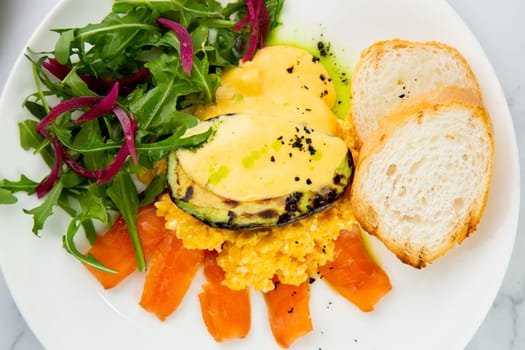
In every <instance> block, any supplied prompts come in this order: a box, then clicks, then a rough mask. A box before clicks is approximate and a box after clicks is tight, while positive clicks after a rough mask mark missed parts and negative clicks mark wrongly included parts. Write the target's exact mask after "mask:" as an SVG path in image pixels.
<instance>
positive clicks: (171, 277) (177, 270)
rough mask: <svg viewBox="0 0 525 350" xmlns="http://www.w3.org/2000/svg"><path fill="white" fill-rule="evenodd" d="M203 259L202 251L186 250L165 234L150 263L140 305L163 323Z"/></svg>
mask: <svg viewBox="0 0 525 350" xmlns="http://www.w3.org/2000/svg"><path fill="white" fill-rule="evenodd" d="M203 256H204V253H203V251H202V250H195V249H186V248H184V246H183V245H182V241H181V240H180V239H178V238H177V236H175V234H168V235H167V236H166V238H165V239H164V240H163V241H162V242H161V243H160V244H159V246H158V248H157V250H156V252H155V254H154V255H153V257H152V259H151V265H150V267H149V271H148V273H147V275H146V281H145V283H144V289H143V291H142V298H141V300H140V305H141V306H142V307H143V308H144V309H145V310H146V311H149V312H151V313H153V314H155V315H156V316H157V317H158V318H159V319H160V320H161V321H164V320H165V319H166V318H167V317H168V316H169V315H171V314H172V313H173V312H174V311H175V310H176V309H177V307H178V306H179V304H180V303H181V301H182V299H183V298H184V295H185V294H186V291H187V290H188V288H189V286H190V284H191V282H192V281H193V278H194V277H195V274H196V272H197V270H198V269H199V267H200V265H201V264H202V261H203Z"/></svg>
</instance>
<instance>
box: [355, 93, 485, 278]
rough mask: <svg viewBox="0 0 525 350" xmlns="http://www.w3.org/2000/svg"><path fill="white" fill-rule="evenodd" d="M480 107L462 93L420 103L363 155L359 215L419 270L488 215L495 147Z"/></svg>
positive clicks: (402, 112)
mask: <svg viewBox="0 0 525 350" xmlns="http://www.w3.org/2000/svg"><path fill="white" fill-rule="evenodd" d="M477 101H479V100H478V98H477V97H476V96H475V94H473V92H472V90H470V89H462V88H457V87H448V88H444V89H440V90H437V91H431V92H429V93H427V94H424V95H421V96H419V97H417V98H415V99H414V100H413V101H411V102H410V103H407V104H405V105H403V106H400V107H399V109H398V110H397V111H395V112H394V113H393V114H392V115H389V116H387V117H386V118H384V119H383V120H382V121H381V122H380V124H379V127H378V128H377V129H376V130H375V131H374V132H373V133H372V134H371V135H370V136H369V137H368V138H367V139H366V141H365V143H364V144H363V147H362V148H361V152H360V154H359V158H358V162H357V168H356V173H355V178H354V183H353V185H352V190H351V206H352V210H353V211H354V215H355V217H356V219H357V220H358V221H359V223H360V224H361V226H363V228H364V229H365V230H366V231H368V232H369V233H371V234H373V235H375V236H377V237H378V238H379V239H380V240H381V241H382V242H383V243H384V244H385V245H386V247H387V248H388V249H390V250H391V251H392V252H393V253H395V254H396V255H397V257H398V258H399V259H401V260H402V261H403V262H405V263H407V264H410V265H412V266H414V267H417V268H421V267H424V266H425V265H427V264H428V263H430V262H432V261H434V260H435V259H436V258H438V257H440V256H442V255H443V254H445V252H447V251H448V250H449V249H450V248H452V247H453V246H454V245H455V243H459V242H461V241H463V239H465V237H467V236H468V235H469V233H471V232H472V231H474V230H475V229H476V225H477V224H478V223H479V221H480V218H481V215H482V213H483V211H484V208H485V203H486V201H487V197H488V191H489V185H490V182H491V177H492V164H493V158H494V141H493V133H492V127H491V123H490V120H489V116H488V114H487V112H486V110H485V109H484V108H483V107H482V106H481V105H480V104H479V103H477Z"/></svg>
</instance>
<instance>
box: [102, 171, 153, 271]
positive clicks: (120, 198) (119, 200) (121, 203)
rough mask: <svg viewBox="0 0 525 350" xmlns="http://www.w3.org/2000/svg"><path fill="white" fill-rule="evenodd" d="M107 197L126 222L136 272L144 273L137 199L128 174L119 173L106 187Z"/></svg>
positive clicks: (144, 262) (133, 185)
mask: <svg viewBox="0 0 525 350" xmlns="http://www.w3.org/2000/svg"><path fill="white" fill-rule="evenodd" d="M107 195H108V196H109V198H111V200H112V201H113V203H114V204H115V207H116V208H117V209H118V211H119V212H120V214H121V215H122V217H123V218H124V221H126V226H127V227H128V231H129V236H130V238H131V243H132V244H133V248H134V250H135V258H136V259H137V267H138V270H139V271H145V270H146V258H145V256H144V250H143V249H142V242H141V241H140V235H139V230H138V226H137V213H138V210H139V198H138V194H137V189H136V187H135V184H134V183H133V180H132V179H131V177H130V176H129V174H127V173H123V172H122V171H121V172H119V173H118V174H117V175H116V176H115V177H114V178H113V180H112V181H111V184H110V185H109V186H108V189H107Z"/></svg>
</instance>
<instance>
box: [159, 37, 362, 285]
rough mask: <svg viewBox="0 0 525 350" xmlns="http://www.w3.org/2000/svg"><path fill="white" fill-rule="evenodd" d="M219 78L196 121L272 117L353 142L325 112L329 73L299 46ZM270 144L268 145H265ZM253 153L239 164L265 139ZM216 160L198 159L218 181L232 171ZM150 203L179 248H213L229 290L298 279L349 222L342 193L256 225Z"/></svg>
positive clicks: (267, 51)
mask: <svg viewBox="0 0 525 350" xmlns="http://www.w3.org/2000/svg"><path fill="white" fill-rule="evenodd" d="M221 84H222V85H221V87H220V88H219V89H218V91H217V95H216V103H215V104H214V105H211V106H201V107H198V108H195V109H194V110H193V111H192V112H193V113H194V114H195V115H196V116H198V117H199V118H201V119H202V120H207V119H209V118H212V117H215V116H217V115H221V114H229V113H251V114H255V115H257V114H258V115H266V116H273V117H276V118H283V119H287V120H290V121H293V122H294V123H298V124H301V125H304V126H306V127H308V128H312V129H315V130H317V131H320V132H323V133H326V134H328V135H334V136H337V137H339V138H341V139H343V140H344V141H345V142H346V143H347V146H348V147H350V148H351V149H353V148H354V147H352V146H353V139H354V138H353V135H352V133H351V130H350V129H349V128H348V127H345V125H344V124H345V123H340V120H339V119H338V118H337V117H336V115H335V114H334V113H333V112H332V108H333V107H334V104H335V103H336V94H335V88H334V85H333V82H332V79H331V78H330V76H329V74H328V73H327V71H326V69H325V68H324V67H323V65H322V64H320V62H319V60H318V59H316V58H315V57H314V56H312V55H311V54H310V53H308V52H307V51H305V50H302V49H299V48H295V47H291V46H269V47H266V48H264V49H262V50H259V51H258V53H257V54H256V55H255V57H254V58H253V60H252V61H250V62H246V63H243V64H241V65H240V66H239V67H238V68H232V69H229V70H227V71H225V72H224V74H223V76H222V77H221ZM269 127H271V126H269ZM241 137H242V135H241ZM271 147H272V144H271V143H269V144H268V145H267V148H268V149H269V148H271ZM268 149H267V150H266V151H268ZM231 151H233V150H231ZM259 151H260V152H259V153H256V152H255V151H254V152H252V153H253V154H252V155H251V156H244V157H243V159H242V161H241V163H243V162H244V163H243V164H244V165H245V166H246V167H250V166H254V164H255V163H256V162H257V159H259V158H260V157H261V156H262V155H265V154H264V152H265V150H264V145H261V149H260V150H259ZM225 156H226V155H225ZM318 156H319V155H318ZM219 165H220V164H218V163H217V166H215V167H213V169H211V171H210V169H208V168H209V166H208V165H207V164H204V165H203V167H204V168H205V171H206V173H205V174H206V176H207V181H208V182H209V183H212V184H213V183H215V184H218V183H221V182H223V181H224V179H225V178H227V177H229V176H231V174H230V172H231V171H234V170H233V169H230V168H229V167H222V168H221V167H220V166H219ZM156 207H157V214H158V215H160V216H163V217H164V218H165V219H166V227H167V228H168V229H170V230H174V231H175V232H176V235H177V236H178V237H179V238H180V239H182V241H183V243H184V246H185V247H187V248H190V249H209V250H217V251H218V252H219V255H218V258H217V262H218V264H219V266H221V267H222V269H223V270H224V271H225V280H224V282H223V283H224V284H225V285H226V286H228V287H229V288H231V289H243V288H247V287H253V288H254V289H256V290H261V291H268V290H271V289H273V288H274V284H273V282H272V278H273V277H274V276H277V277H278V278H279V280H280V281H281V282H283V283H288V284H294V285H298V284H300V283H302V282H304V281H305V280H307V279H308V278H309V277H311V276H313V275H314V274H315V273H316V272H317V268H318V266H320V265H324V264H325V263H326V262H327V261H329V260H331V259H333V257H334V242H335V239H336V238H337V236H338V235H339V231H340V230H341V229H343V228H350V227H351V226H352V224H353V223H354V222H355V219H354V218H353V214H352V212H351V210H350V204H349V199H348V193H347V194H345V195H343V197H342V198H341V199H339V200H338V201H337V202H336V203H335V204H334V205H333V206H332V207H330V208H329V209H327V210H325V211H323V212H320V213H317V214H314V215H311V216H309V217H307V218H305V219H302V220H300V221H297V222H294V223H292V224H288V225H285V226H280V227H274V228H268V229H258V230H235V231H233V230H225V229H219V228H213V227H210V226H207V225H206V224H204V223H202V222H201V221H199V220H197V219H196V218H194V217H193V216H191V215H189V214H187V213H186V212H184V211H183V210H181V209H180V208H178V207H177V206H176V205H175V204H174V203H173V202H172V201H171V199H170V196H169V195H168V194H165V195H163V196H161V197H160V198H159V200H158V201H157V203H156Z"/></svg>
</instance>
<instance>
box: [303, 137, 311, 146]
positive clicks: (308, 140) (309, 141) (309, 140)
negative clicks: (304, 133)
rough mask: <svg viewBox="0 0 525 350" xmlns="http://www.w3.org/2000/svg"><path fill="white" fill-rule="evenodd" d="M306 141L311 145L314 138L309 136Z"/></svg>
mask: <svg viewBox="0 0 525 350" xmlns="http://www.w3.org/2000/svg"><path fill="white" fill-rule="evenodd" d="M304 142H306V143H307V144H308V145H311V144H312V139H311V138H309V137H307V138H306V139H305V140H304Z"/></svg>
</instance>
